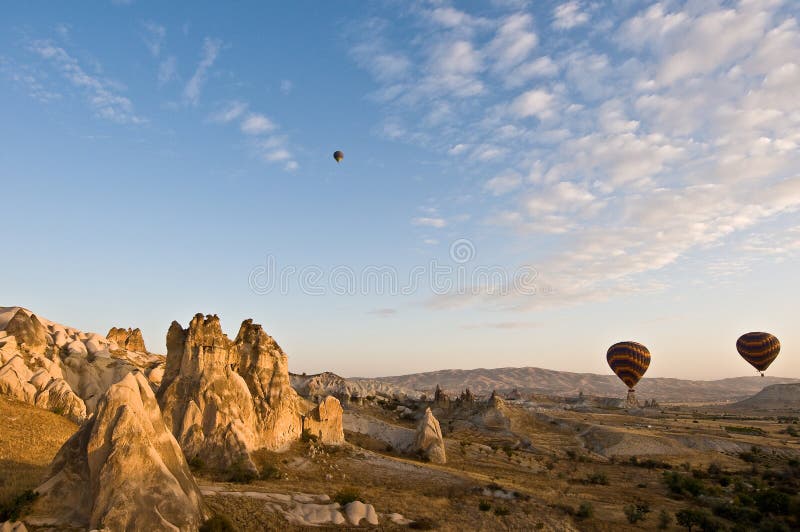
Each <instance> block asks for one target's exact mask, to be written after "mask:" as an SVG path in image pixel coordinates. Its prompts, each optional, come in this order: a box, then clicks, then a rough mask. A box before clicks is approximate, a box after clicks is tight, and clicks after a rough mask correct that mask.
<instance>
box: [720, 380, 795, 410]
mask: <svg viewBox="0 0 800 532" xmlns="http://www.w3.org/2000/svg"><path fill="white" fill-rule="evenodd" d="M732 406H733V407H735V408H742V409H748V410H794V411H795V412H797V411H798V410H799V409H800V383H797V384H773V385H771V386H767V387H766V388H764V389H763V390H761V391H760V392H758V393H757V394H755V395H754V396H753V397H748V398H747V399H745V400H744V401H739V402H738V403H736V404H734V405H732Z"/></svg>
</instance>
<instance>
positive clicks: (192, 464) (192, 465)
mask: <svg viewBox="0 0 800 532" xmlns="http://www.w3.org/2000/svg"><path fill="white" fill-rule="evenodd" d="M187 463H188V464H189V469H191V470H192V471H200V470H202V469H205V467H206V463H205V461H204V460H203V459H202V458H200V455H197V454H196V455H194V456H193V457H192V458H190V459H189V461H188V462H187Z"/></svg>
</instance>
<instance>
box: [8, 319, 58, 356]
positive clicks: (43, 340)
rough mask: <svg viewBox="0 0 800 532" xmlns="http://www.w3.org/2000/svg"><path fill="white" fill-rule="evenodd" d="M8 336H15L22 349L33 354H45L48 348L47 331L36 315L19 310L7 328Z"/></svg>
mask: <svg viewBox="0 0 800 532" xmlns="http://www.w3.org/2000/svg"><path fill="white" fill-rule="evenodd" d="M5 331H6V334H7V335H9V336H13V337H14V338H15V340H16V343H17V345H18V346H19V347H20V348H23V349H26V350H28V351H30V352H33V353H43V352H44V350H45V348H46V347H47V340H48V334H47V329H46V328H45V326H44V325H42V322H41V321H39V318H37V317H36V315H35V314H30V315H29V314H27V313H26V312H25V311H24V310H23V309H19V310H17V312H16V313H15V314H14V316H13V317H12V318H11V320H9V322H8V323H7V324H6V327H5Z"/></svg>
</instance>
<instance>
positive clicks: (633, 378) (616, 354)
mask: <svg viewBox="0 0 800 532" xmlns="http://www.w3.org/2000/svg"><path fill="white" fill-rule="evenodd" d="M606 360H607V361H608V365H609V366H610V367H611V369H612V371H613V372H614V373H616V374H617V377H619V378H620V380H621V381H622V382H624V383H625V384H626V385H627V386H628V399H627V405H628V406H637V405H638V403H637V401H636V394H635V390H634V386H636V383H637V382H639V380H640V379H641V378H642V375H644V373H645V371H647V368H648V366H650V351H648V350H647V348H646V347H645V346H643V345H642V344H639V343H636V342H619V343H616V344H614V345H612V346H611V347H609V348H608V353H606Z"/></svg>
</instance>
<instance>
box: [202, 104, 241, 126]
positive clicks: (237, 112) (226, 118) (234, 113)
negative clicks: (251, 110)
mask: <svg viewBox="0 0 800 532" xmlns="http://www.w3.org/2000/svg"><path fill="white" fill-rule="evenodd" d="M246 110H247V104H246V103H244V102H240V101H237V100H234V101H232V102H228V103H227V104H226V105H225V106H224V107H223V108H222V109H220V110H219V111H217V112H216V113H214V114H213V115H211V117H210V119H211V121H212V122H219V123H222V124H227V123H228V122H232V121H233V120H236V119H237V118H239V117H241V116H242V115H243V114H244V112H245V111H246Z"/></svg>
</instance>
